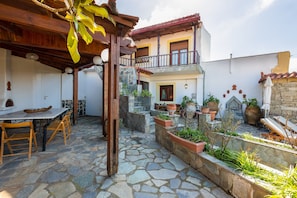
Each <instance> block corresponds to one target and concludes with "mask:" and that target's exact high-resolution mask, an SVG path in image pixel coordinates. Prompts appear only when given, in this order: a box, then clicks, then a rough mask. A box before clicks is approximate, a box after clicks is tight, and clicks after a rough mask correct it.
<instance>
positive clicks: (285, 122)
mask: <svg viewBox="0 0 297 198" xmlns="http://www.w3.org/2000/svg"><path fill="white" fill-rule="evenodd" d="M273 119H275V120H276V121H277V122H279V123H280V124H282V125H283V126H284V127H286V128H287V129H289V130H290V131H292V132H294V133H297V125H296V124H294V123H293V122H291V121H290V120H288V119H286V118H284V117H282V116H273Z"/></svg>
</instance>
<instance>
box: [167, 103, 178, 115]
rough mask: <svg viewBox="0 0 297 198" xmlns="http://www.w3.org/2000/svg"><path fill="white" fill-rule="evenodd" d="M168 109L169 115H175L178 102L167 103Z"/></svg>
mask: <svg viewBox="0 0 297 198" xmlns="http://www.w3.org/2000/svg"><path fill="white" fill-rule="evenodd" d="M167 111H168V112H169V115H173V114H174V113H175V111H176V104H167Z"/></svg>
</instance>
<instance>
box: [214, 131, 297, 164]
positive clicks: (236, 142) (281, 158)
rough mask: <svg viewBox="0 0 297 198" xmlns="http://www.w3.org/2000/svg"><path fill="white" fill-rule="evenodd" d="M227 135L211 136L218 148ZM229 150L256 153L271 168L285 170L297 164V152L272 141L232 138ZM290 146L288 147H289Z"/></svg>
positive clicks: (215, 134) (216, 133) (215, 133)
mask: <svg viewBox="0 0 297 198" xmlns="http://www.w3.org/2000/svg"><path fill="white" fill-rule="evenodd" d="M224 135H225V134H222V133H218V132H213V133H211V134H210V136H211V137H212V139H214V140H215V142H214V144H215V145H216V146H219V147H220V146H221V142H222V138H223V136H224ZM230 138H231V139H230V142H229V143H228V145H227V148H229V149H230V150H234V151H239V152H240V151H242V150H243V151H249V152H255V153H256V154H257V157H258V158H259V160H260V162H261V163H262V164H265V165H267V166H269V167H271V168H274V169H278V170H284V169H286V168H289V167H290V166H294V165H295V163H296V162H297V151H295V150H292V149H289V148H285V145H284V144H282V143H278V142H275V141H271V140H266V139H262V138H256V137H253V139H254V140H248V139H244V138H241V137H240V136H231V137H230ZM287 146H288V145H287Z"/></svg>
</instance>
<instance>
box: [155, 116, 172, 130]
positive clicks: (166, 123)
mask: <svg viewBox="0 0 297 198" xmlns="http://www.w3.org/2000/svg"><path fill="white" fill-rule="evenodd" d="M154 121H155V123H156V124H159V125H161V126H163V127H170V126H172V125H173V122H172V120H171V117H170V116H169V115H166V114H159V115H157V116H155V117H154Z"/></svg>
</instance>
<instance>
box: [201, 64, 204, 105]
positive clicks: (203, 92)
mask: <svg viewBox="0 0 297 198" xmlns="http://www.w3.org/2000/svg"><path fill="white" fill-rule="evenodd" d="M201 68H202V67H201ZM202 74H203V88H202V94H203V99H202V105H203V101H204V100H205V71H204V69H202Z"/></svg>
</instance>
